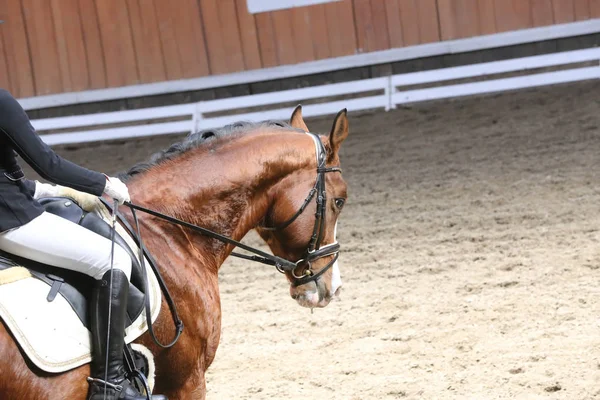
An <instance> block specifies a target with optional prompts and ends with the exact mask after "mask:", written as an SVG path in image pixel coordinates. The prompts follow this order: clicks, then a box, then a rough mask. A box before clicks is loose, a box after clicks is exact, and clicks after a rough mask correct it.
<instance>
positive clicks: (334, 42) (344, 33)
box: [323, 0, 358, 57]
mask: <svg viewBox="0 0 600 400" xmlns="http://www.w3.org/2000/svg"><path fill="white" fill-rule="evenodd" d="M323 8H324V9H325V19H326V25H327V36H328V37H329V49H330V51H331V57H340V56H347V55H350V54H354V53H355V52H356V49H357V46H358V44H357V42H356V29H355V28H354V5H353V4H352V0H343V1H338V2H334V3H327V4H323Z"/></svg>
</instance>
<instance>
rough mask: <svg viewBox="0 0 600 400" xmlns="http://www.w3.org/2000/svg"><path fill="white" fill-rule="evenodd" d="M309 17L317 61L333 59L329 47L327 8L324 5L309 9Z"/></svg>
mask: <svg viewBox="0 0 600 400" xmlns="http://www.w3.org/2000/svg"><path fill="white" fill-rule="evenodd" d="M308 15H309V18H310V26H311V44H312V47H313V51H314V54H315V59H317V60H321V59H324V58H329V57H332V56H333V54H332V51H331V47H330V45H329V43H330V41H329V33H330V32H331V30H328V29H327V16H326V15H325V7H324V6H323V5H322V4H319V5H318V6H313V7H309V8H308Z"/></svg>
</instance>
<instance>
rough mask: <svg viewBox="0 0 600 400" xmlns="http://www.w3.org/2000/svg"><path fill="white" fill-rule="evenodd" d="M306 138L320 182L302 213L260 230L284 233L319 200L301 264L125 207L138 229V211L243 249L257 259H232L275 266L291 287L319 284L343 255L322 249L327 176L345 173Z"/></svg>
mask: <svg viewBox="0 0 600 400" xmlns="http://www.w3.org/2000/svg"><path fill="white" fill-rule="evenodd" d="M307 135H309V136H310V137H311V138H312V139H313V141H314V143H315V148H316V153H317V179H316V181H315V185H314V186H313V188H312V189H311V190H310V192H309V193H308V196H307V197H306V199H305V200H304V203H303V204H302V206H301V207H300V209H299V210H298V211H297V212H296V213H295V214H294V215H293V216H292V217H291V218H290V219H289V220H288V221H286V222H284V223H283V224H281V225H280V226H275V227H258V228H261V229H266V230H273V231H275V230H282V229H285V228H287V227H288V226H290V225H291V224H292V223H293V222H294V221H295V220H296V219H297V218H298V217H299V216H300V215H301V214H302V213H303V212H304V210H305V209H306V207H307V206H308V204H309V203H310V202H311V201H312V199H313V198H314V197H315V196H316V197H317V200H316V201H317V211H316V213H315V226H314V228H313V233H312V235H311V237H310V240H309V243H308V247H307V249H306V252H305V253H304V254H303V256H302V257H301V258H300V259H299V260H298V261H289V260H286V259H284V258H281V257H278V256H274V255H271V254H268V253H265V252H264V251H262V250H259V249H256V248H254V247H251V246H248V245H247V244H244V243H241V242H239V241H237V240H234V239H232V238H230V237H228V236H225V235H221V234H220V233H216V232H213V231H211V230H209V229H206V228H203V227H201V226H197V225H194V224H190V223H189V222H186V221H182V220H180V219H177V218H174V217H171V216H169V215H165V214H163V213H160V212H158V211H155V210H151V209H149V208H146V207H142V206H140V205H137V204H133V203H129V202H125V205H126V206H127V207H129V208H130V209H131V212H132V215H133V218H134V221H135V225H136V227H137V225H138V223H137V217H136V214H135V210H138V211H141V212H143V213H146V214H150V215H153V216H155V217H157V218H160V219H163V220H165V221H168V222H170V223H172V224H175V225H180V226H184V227H186V228H189V229H191V230H193V231H196V232H198V233H201V234H203V235H205V236H208V237H211V238H213V239H216V240H219V241H221V242H223V243H227V244H231V245H233V246H235V247H239V248H241V249H244V250H246V251H249V252H251V253H254V254H255V255H252V256H250V255H246V254H240V253H236V252H232V253H231V255H232V256H234V257H239V258H243V259H246V260H251V261H256V262H260V263H263V264H268V265H274V266H275V267H276V268H277V270H278V271H279V272H282V273H285V272H290V273H291V275H292V282H291V284H292V286H300V285H304V284H306V283H308V282H312V281H315V280H317V278H319V277H320V276H321V275H323V274H324V273H325V272H327V271H328V270H329V269H330V268H331V267H332V266H333V265H334V264H335V262H336V261H337V259H338V256H339V252H340V245H339V244H338V243H337V242H335V243H331V244H327V245H324V246H322V241H323V237H324V236H325V219H326V209H327V193H326V188H325V174H326V173H328V172H342V169H341V168H340V167H326V166H325V164H326V162H327V151H326V150H325V146H324V145H323V142H321V138H320V137H319V135H316V134H314V133H310V132H307ZM119 219H122V218H119ZM130 231H133V232H135V231H134V230H133V229H130ZM137 236H138V237H136V240H137V241H139V242H140V243H142V239H141V236H140V235H139V234H138V235H137ZM328 256H333V259H332V260H331V261H330V262H329V263H327V265H325V267H323V268H322V269H320V270H319V271H317V272H315V271H313V269H312V265H311V263H312V262H314V261H315V260H318V259H320V258H323V257H328ZM304 266H305V267H306V268H305V269H304V271H303V272H302V274H301V275H296V273H295V271H296V269H298V268H299V267H304Z"/></svg>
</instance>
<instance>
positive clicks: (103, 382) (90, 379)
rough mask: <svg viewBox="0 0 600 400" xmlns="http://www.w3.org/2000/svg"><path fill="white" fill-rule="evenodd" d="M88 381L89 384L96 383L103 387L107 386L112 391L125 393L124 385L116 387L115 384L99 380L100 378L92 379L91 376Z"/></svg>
mask: <svg viewBox="0 0 600 400" xmlns="http://www.w3.org/2000/svg"><path fill="white" fill-rule="evenodd" d="M87 381H88V382H89V383H96V384H98V385H100V386H102V387H104V386H105V385H106V387H109V388H111V389H114V390H116V391H117V392H122V391H123V385H115V384H114V383H110V382H107V381H105V380H102V379H98V378H92V377H91V376H88V377H87Z"/></svg>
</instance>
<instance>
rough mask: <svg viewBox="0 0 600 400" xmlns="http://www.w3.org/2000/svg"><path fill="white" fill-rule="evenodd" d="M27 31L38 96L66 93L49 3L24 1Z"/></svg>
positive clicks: (32, 0) (33, 0)
mask: <svg viewBox="0 0 600 400" xmlns="http://www.w3.org/2000/svg"><path fill="white" fill-rule="evenodd" d="M23 15H24V17H25V28H26V29H27V37H28V39H29V52H30V54H31V60H32V64H33V76H34V79H35V89H36V90H35V91H36V95H38V96H39V95H44V94H50V93H59V92H61V91H62V89H63V87H62V77H61V74H60V63H59V60H58V50H57V44H56V36H55V33H54V26H53V23H52V8H51V3H50V2H49V1H42V2H38V1H35V0H23Z"/></svg>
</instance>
